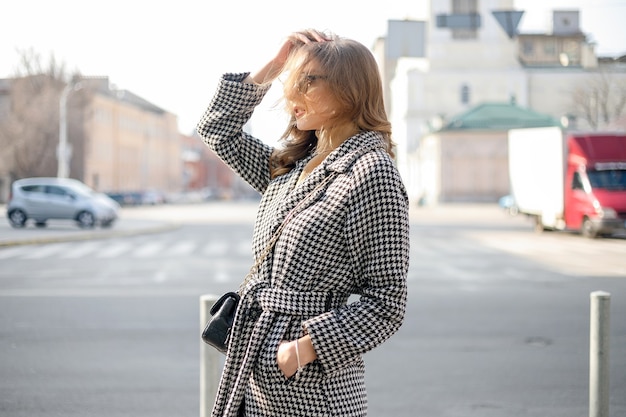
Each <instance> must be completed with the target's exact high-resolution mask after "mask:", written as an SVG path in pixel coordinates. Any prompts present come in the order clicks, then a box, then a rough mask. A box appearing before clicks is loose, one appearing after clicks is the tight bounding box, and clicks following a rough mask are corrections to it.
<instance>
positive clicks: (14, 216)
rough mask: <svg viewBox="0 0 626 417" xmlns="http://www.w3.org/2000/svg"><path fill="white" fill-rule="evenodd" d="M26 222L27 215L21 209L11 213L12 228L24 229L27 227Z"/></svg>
mask: <svg viewBox="0 0 626 417" xmlns="http://www.w3.org/2000/svg"><path fill="white" fill-rule="evenodd" d="M26 220H28V217H27V216H26V213H24V212H23V211H22V210H20V209H15V210H12V211H11V212H10V213H9V223H11V226H13V227H15V228H16V229H20V228H22V227H24V226H25V225H26Z"/></svg>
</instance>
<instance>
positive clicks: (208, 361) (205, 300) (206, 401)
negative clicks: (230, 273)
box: [198, 294, 223, 417]
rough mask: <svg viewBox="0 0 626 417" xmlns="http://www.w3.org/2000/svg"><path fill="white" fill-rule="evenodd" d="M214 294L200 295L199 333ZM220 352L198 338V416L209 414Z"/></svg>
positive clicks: (213, 397)
mask: <svg viewBox="0 0 626 417" xmlns="http://www.w3.org/2000/svg"><path fill="white" fill-rule="evenodd" d="M217 299H218V297H217V296H216V295H210V294H207V295H203V296H201V297H200V333H198V336H199V335H200V334H201V333H202V330H204V326H205V325H206V323H207V321H208V320H209V317H210V313H209V310H211V307H212V306H213V304H215V302H216V301H217ZM222 356H223V355H222V354H221V353H219V352H218V351H217V350H216V349H215V348H213V347H211V346H209V345H207V344H206V343H204V342H203V341H202V339H200V417H207V416H210V415H211V410H212V409H213V403H214V401H215V396H216V395H217V387H218V385H219V381H220V375H221V371H222V370H221V368H222V359H223V358H222Z"/></svg>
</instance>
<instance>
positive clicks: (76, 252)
mask: <svg viewBox="0 0 626 417" xmlns="http://www.w3.org/2000/svg"><path fill="white" fill-rule="evenodd" d="M100 245H101V243H100V242H80V243H75V244H73V245H72V250H68V251H66V252H65V253H63V254H61V255H60V256H59V257H60V258H62V259H77V258H82V257H83V256H85V255H87V254H88V253H90V252H93V251H95V250H96V248H98V247H99V246H100Z"/></svg>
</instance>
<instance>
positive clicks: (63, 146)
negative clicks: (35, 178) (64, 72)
mask: <svg viewBox="0 0 626 417" xmlns="http://www.w3.org/2000/svg"><path fill="white" fill-rule="evenodd" d="M80 89H81V84H80V83H78V84H72V83H70V84H68V85H66V86H65V88H63V91H62V92H61V98H60V99H59V146H58V147H57V160H58V161H59V164H58V169H57V177H59V178H67V177H69V174H70V158H71V157H72V146H71V145H70V144H68V143H67V98H68V96H69V95H70V93H71V92H72V91H76V90H80Z"/></svg>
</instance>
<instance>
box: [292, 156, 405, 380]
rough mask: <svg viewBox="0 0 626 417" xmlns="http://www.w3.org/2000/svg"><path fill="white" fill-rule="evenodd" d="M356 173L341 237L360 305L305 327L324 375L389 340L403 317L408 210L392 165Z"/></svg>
mask: <svg viewBox="0 0 626 417" xmlns="http://www.w3.org/2000/svg"><path fill="white" fill-rule="evenodd" d="M356 171H357V172H355V173H354V177H355V178H354V187H353V189H352V192H351V196H350V199H349V203H348V209H347V217H346V224H345V230H344V237H345V239H346V241H347V245H348V249H349V253H350V257H351V262H352V268H353V271H354V275H355V277H356V280H357V282H358V286H359V290H360V297H359V300H358V301H356V302H354V303H351V304H348V305H347V306H345V307H342V308H339V309H336V310H332V311H330V312H327V313H324V314H322V315H320V316H317V317H314V318H311V319H309V320H307V321H305V322H304V323H303V326H304V328H305V330H306V331H307V332H308V333H309V335H310V336H311V340H312V341H313V346H314V348H315V351H316V353H317V356H318V359H319V361H320V363H321V364H322V366H323V368H324V370H325V372H326V373H327V374H332V373H333V372H335V371H339V370H341V369H342V368H344V367H346V366H348V365H349V364H350V363H352V362H354V361H355V360H357V359H360V357H361V355H363V354H364V353H365V352H367V351H369V350H371V349H373V348H374V347H376V346H378V345H379V344H381V343H382V342H384V341H385V340H386V339H388V338H389V337H390V336H391V335H393V334H394V333H395V332H396V331H397V330H398V329H399V328H400V326H401V325H402V322H403V320H404V314H405V311H406V301H407V284H406V277H407V273H408V265H409V218H408V207H409V204H408V198H407V195H406V191H405V188H404V185H403V184H402V181H401V179H400V176H399V174H398V172H397V170H396V168H395V167H394V166H393V163H392V162H390V161H389V162H387V163H383V164H375V165H374V167H366V168H363V169H362V172H359V168H358V167H357V168H356Z"/></svg>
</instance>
